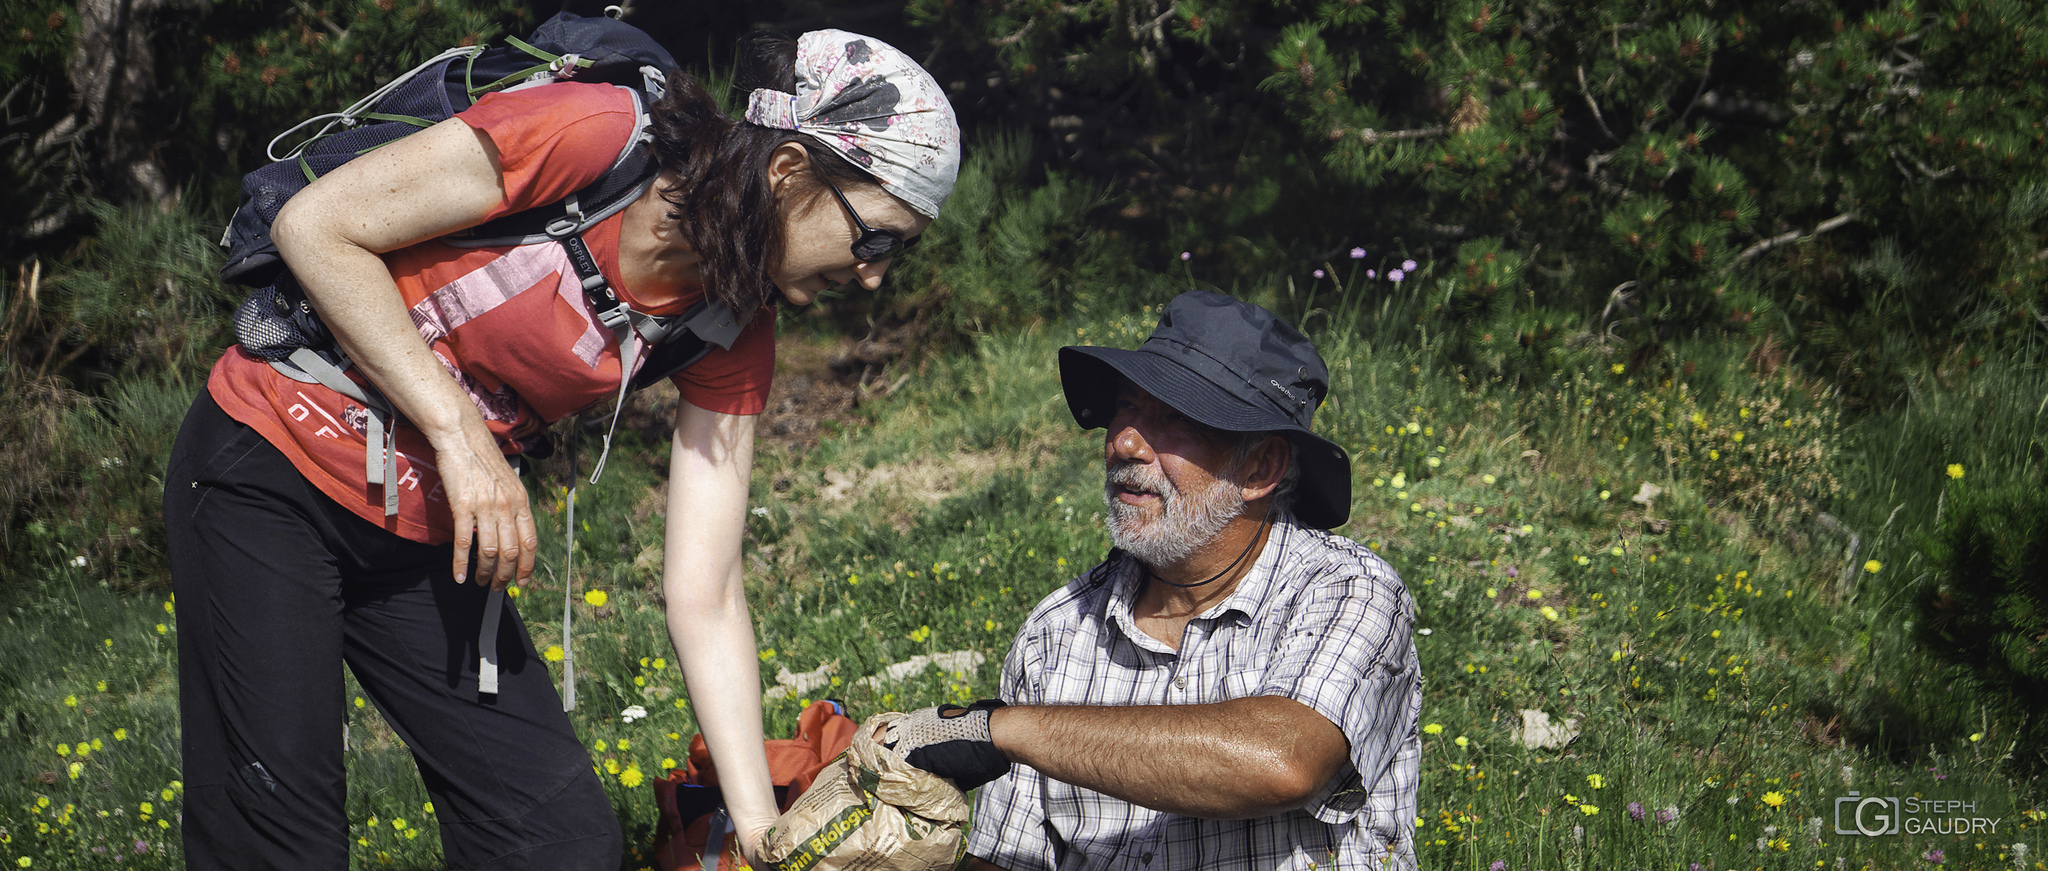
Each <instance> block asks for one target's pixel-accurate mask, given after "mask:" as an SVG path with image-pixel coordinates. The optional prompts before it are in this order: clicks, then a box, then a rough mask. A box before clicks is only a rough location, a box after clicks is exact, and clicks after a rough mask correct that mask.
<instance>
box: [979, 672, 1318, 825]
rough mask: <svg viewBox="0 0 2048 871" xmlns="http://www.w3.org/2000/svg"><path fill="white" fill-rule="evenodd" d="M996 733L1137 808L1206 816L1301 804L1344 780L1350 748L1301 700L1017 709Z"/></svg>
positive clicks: (1003, 746) (1054, 773)
mask: <svg viewBox="0 0 2048 871" xmlns="http://www.w3.org/2000/svg"><path fill="white" fill-rule="evenodd" d="M989 731H990V735H991V737H992V738H993V739H994V740H995V744H996V747H997V748H998V749H1000V750H1002V751H1003V753H1004V754H1005V755H1007V756H1009V757H1010V759H1011V761H1013V762H1016V763H1019V764H1023V765H1029V766H1031V767H1032V768H1035V769H1038V771H1039V772H1040V773H1042V774H1044V775H1045V776H1047V777H1050V778H1052V779H1054V780H1058V781H1061V782H1064V783H1069V784H1072V785H1074V786H1079V787H1083V788H1086V789H1092V790H1095V791H1096V792H1100V793H1102V794H1104V795H1108V796H1112V797H1115V798H1119V799H1123V800H1124V801H1128V802H1130V803H1132V804H1136V805H1141V806H1144V807H1148V808H1152V809H1154V810H1159V811H1165V812H1167V813H1175V814H1181V815H1183V816H1192V817H1204V818H1207V819H1250V818H1254V817H1262V816H1269V815H1271V814H1275V813H1279V812H1281V811H1285V810H1289V809H1292V808H1296V807H1300V806H1301V805H1302V804H1303V803H1305V802H1307V801H1308V800H1309V799H1310V798H1312V797H1313V796H1314V795H1315V793H1316V790H1317V789H1318V788H1320V787H1321V786H1322V785H1323V784H1324V783H1326V782H1328V781H1329V779H1330V778H1331V777H1333V776H1335V775H1336V773H1337V771H1338V769H1339V768H1340V767H1341V766H1342V765H1343V764H1344V760H1345V755H1346V753H1347V752H1348V751H1349V745H1348V744H1347V742H1346V741H1345V739H1344V733H1343V732H1342V731H1340V730H1339V729H1338V728H1337V726H1336V724H1334V723H1332V722H1330V721H1329V720H1328V719H1327V718H1325V717H1323V715H1321V714H1318V713H1316V712H1315V711H1314V710H1313V709H1311V708H1309V707H1308V706H1306V705H1303V704H1301V703H1300V702H1297V701H1294V700H1292V699H1284V698H1279V697H1277V696H1253V697H1250V698H1243V699H1234V700H1231V701H1228V702H1221V703H1217V704H1211V705H1159V706H1141V707H1139V706H1134V707H1098V706H1071V707H1068V706H1036V705H1034V706H1011V707H1007V708H1003V709H1000V710H998V711H996V712H995V715H994V716H993V717H991V719H990V721H989Z"/></svg>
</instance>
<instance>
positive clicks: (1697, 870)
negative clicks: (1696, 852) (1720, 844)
mask: <svg viewBox="0 0 2048 871" xmlns="http://www.w3.org/2000/svg"><path fill="white" fill-rule="evenodd" d="M1685 871H1707V869H1706V868H1703V867H1701V866H1700V863H1698V862H1694V863H1692V864H1691V865H1687V866H1685Z"/></svg>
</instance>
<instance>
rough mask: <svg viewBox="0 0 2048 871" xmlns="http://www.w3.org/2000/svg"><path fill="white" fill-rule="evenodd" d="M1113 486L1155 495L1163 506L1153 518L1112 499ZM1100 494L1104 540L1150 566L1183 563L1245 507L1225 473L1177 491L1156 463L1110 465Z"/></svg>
mask: <svg viewBox="0 0 2048 871" xmlns="http://www.w3.org/2000/svg"><path fill="white" fill-rule="evenodd" d="M1118 486H1123V487H1125V488H1128V489H1132V490H1140V491H1144V492H1147V493H1154V494H1157V495H1158V496H1159V500H1160V503H1161V504H1162V506H1163V511H1162V512H1161V514H1160V516H1153V515H1152V512H1151V511H1150V510H1148V508H1147V507H1146V506H1139V505H1127V504H1125V503H1123V502H1120V501H1118V500H1117V498H1116V488H1117V487H1118ZM1102 496H1103V500H1104V501H1105V502H1107V503H1108V504H1109V515H1108V517H1107V518H1105V519H1106V520H1107V522H1108V525H1109V540H1110V542H1111V543H1112V544H1114V545H1116V546H1117V547H1118V548H1120V549H1122V550H1123V551H1124V552H1125V553H1128V554H1130V555H1131V556H1134V557H1137V558H1138V560H1139V561H1140V562H1143V563H1145V564H1146V565H1148V566H1151V567H1153V568H1164V567H1167V566H1177V565H1180V564H1182V563H1184V562H1186V561H1187V559H1188V558H1189V557H1191V556H1193V555H1194V554H1195V551H1197V550H1200V549H1201V548H1202V547H1203V546H1204V545H1207V544H1208V543H1209V542H1210V541H1213V540H1215V538H1216V535H1217V533H1220V532H1222V531H1223V527H1224V526H1226V525H1228V524H1229V523H1230V521H1231V520H1233V519H1235V518H1236V517H1237V516H1238V515H1240V514H1243V513H1244V506H1245V502H1244V497H1243V495H1242V493H1241V492H1240V491H1239V490H1238V488H1237V485H1235V484H1232V483H1230V481H1229V480H1228V476H1224V477H1219V478H1215V479H1213V480H1212V481H1211V483H1210V484H1208V485H1206V486H1204V487H1203V488H1202V489H1201V490H1198V491H1188V492H1185V493H1183V492H1181V491H1180V490H1179V489H1177V488H1175V487H1174V486H1173V482H1172V481H1170V480H1168V479H1167V477H1166V475H1164V474H1162V473H1161V472H1159V470H1158V467H1157V466H1141V465H1137V464H1128V463H1127V464H1124V465H1122V466H1117V467H1113V468H1111V469H1110V471H1109V474H1108V475H1107V476H1106V480H1104V482H1103V485H1102Z"/></svg>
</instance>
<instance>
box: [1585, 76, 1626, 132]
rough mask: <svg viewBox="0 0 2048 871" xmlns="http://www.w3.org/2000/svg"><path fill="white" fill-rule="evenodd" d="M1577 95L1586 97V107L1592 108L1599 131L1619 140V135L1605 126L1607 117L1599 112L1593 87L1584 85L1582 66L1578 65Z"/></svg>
mask: <svg viewBox="0 0 2048 871" xmlns="http://www.w3.org/2000/svg"><path fill="white" fill-rule="evenodd" d="M1579 96H1581V97H1585V98H1586V108H1588V109H1592V110H1593V120H1594V121H1595V122H1597V123H1599V125H1600V132H1602V133H1605V134H1607V138H1608V139H1612V140H1614V141H1616V142H1620V141H1621V137H1619V136H1616V135H1614V131H1613V130H1612V129H1610V128H1609V127H1608V126H1607V118H1606V117H1605V116H1603V115H1601V114H1600V104H1599V103H1595V102H1593V89H1592V88H1589V87H1587V86H1586V68H1585V67H1584V66H1580V67H1579Z"/></svg>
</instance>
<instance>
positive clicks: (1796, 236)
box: [1730, 212, 1856, 269]
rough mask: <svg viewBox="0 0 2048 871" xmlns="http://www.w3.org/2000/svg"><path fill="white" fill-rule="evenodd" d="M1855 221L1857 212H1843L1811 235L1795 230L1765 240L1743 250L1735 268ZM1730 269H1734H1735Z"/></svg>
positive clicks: (1823, 223) (1736, 259) (1736, 260)
mask: <svg viewBox="0 0 2048 871" xmlns="http://www.w3.org/2000/svg"><path fill="white" fill-rule="evenodd" d="M1853 220H1856V213H1855V212H1843V213H1841V214H1839V215H1836V216H1834V217H1832V218H1829V219H1827V220H1825V221H1822V222H1820V223H1819V224H1816V225H1814V228H1813V232H1810V233H1807V232H1801V231H1799V230H1793V231H1790V232H1786V233H1779V234H1778V235H1776V236H1772V237H1771V238H1769V239H1765V240H1763V241H1761V242H1758V243H1756V244H1754V245H1751V246H1749V247H1748V248H1744V249H1742V253H1741V254H1737V255H1735V266H1741V265H1743V264H1745V263H1748V262H1749V261H1751V260H1754V259H1756V257H1757V255H1759V254H1762V253H1764V252H1765V251H1769V250H1771V249H1772V248H1776V247H1778V246H1779V245H1783V244H1785V243H1787V242H1797V241H1799V240H1801V239H1805V238H1808V237H1812V236H1818V235H1820V234H1822V233H1825V232H1827V231H1829V230H1833V229H1836V228H1839V227H1841V226H1842V225H1843V224H1847V223H1849V222H1850V221H1853ZM1730 268H1731V269H1732V268H1733V267H1730Z"/></svg>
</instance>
